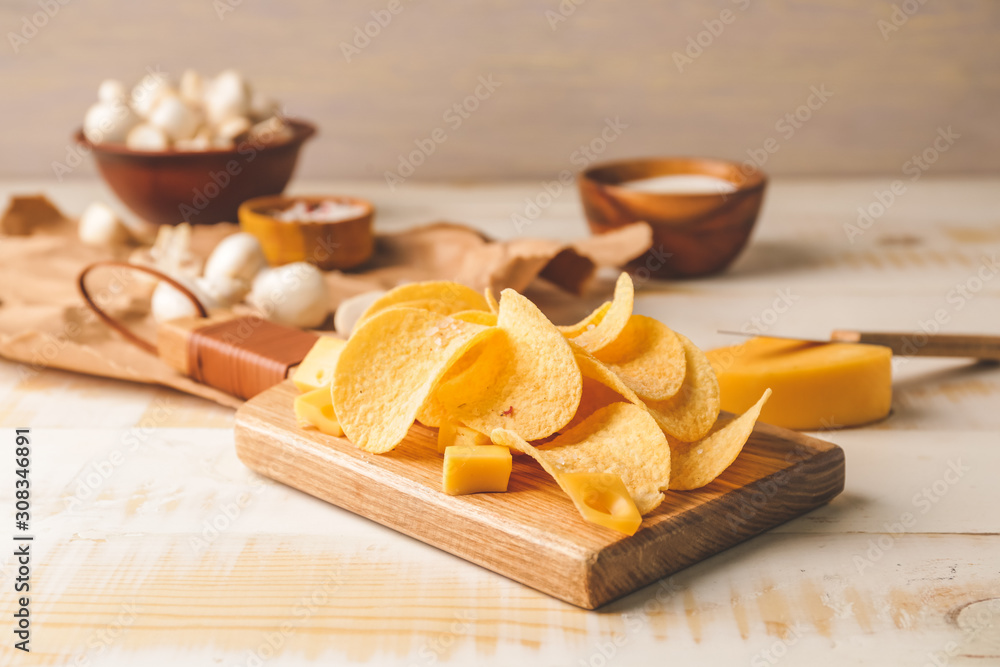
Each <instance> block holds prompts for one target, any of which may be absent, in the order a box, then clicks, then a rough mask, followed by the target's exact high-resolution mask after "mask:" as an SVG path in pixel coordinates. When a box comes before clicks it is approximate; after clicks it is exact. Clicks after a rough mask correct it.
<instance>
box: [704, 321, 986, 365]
mask: <svg viewBox="0 0 1000 667" xmlns="http://www.w3.org/2000/svg"><path fill="white" fill-rule="evenodd" d="M719 333H720V334H728V335H733V336H746V337H750V338H753V337H757V336H760V337H761V338H781V339H783V340H797V341H801V342H803V343H864V344H866V345H883V346H885V347H888V348H889V349H891V350H892V353H893V354H894V355H896V356H900V357H965V358H971V359H991V360H994V361H1000V336H986V335H977V334H928V333H924V332H923V331H913V332H910V333H901V332H888V331H851V330H847V329H838V330H837V331H834V332H833V333H831V334H830V340H815V339H808V338H797V337H795V336H773V335H771V334H763V335H761V334H756V333H747V332H745V331H724V330H719Z"/></svg>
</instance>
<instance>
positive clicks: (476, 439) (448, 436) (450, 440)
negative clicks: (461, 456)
mask: <svg viewBox="0 0 1000 667" xmlns="http://www.w3.org/2000/svg"><path fill="white" fill-rule="evenodd" d="M489 444H492V441H491V440H490V436H488V435H486V434H485V433H480V432H479V431H477V430H475V429H471V428H469V427H468V426H463V425H462V424H459V423H456V422H453V421H451V420H450V419H446V420H444V421H443V422H442V423H441V428H440V429H439V430H438V452H439V453H442V454H443V453H444V450H445V449H447V448H448V447H451V446H452V445H459V446H466V447H480V446H482V445H489Z"/></svg>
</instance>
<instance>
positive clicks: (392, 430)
mask: <svg viewBox="0 0 1000 667" xmlns="http://www.w3.org/2000/svg"><path fill="white" fill-rule="evenodd" d="M476 296H478V294H477V295H476ZM497 332H498V330H497V329H495V328H493V327H484V326H482V325H479V324H472V323H469V322H462V321H460V320H456V319H453V318H450V317H445V316H442V315H439V314H437V313H432V312H429V311H426V310H419V309H416V308H390V309H388V310H385V311H383V312H380V313H377V314H376V315H374V316H373V317H371V318H370V319H369V320H367V321H366V322H364V323H363V324H361V325H360V326H359V327H358V328H357V329H356V330H355V331H354V334H353V335H352V336H351V339H350V340H349V341H348V342H347V345H346V346H345V347H344V350H343V351H342V352H341V354H340V360H339V361H338V362H337V368H336V370H335V372H334V380H333V406H334V412H335V414H336V415H337V417H338V419H339V420H340V424H341V426H342V427H343V429H344V433H345V434H346V435H347V437H348V438H349V439H350V440H351V442H353V443H354V444H355V445H356V446H358V447H360V448H361V449H364V450H366V451H369V452H373V453H377V454H378V453H382V452H387V451H389V450H391V449H392V448H394V447H395V446H396V445H398V444H399V443H400V442H402V440H403V438H404V437H405V436H406V432H407V430H409V428H410V426H411V425H412V424H413V421H414V419H415V418H416V416H417V412H418V411H419V410H420V408H421V406H422V405H423V404H424V401H425V399H426V398H427V396H429V395H430V393H431V391H432V390H433V389H434V386H435V385H436V384H437V382H438V381H439V380H440V378H441V376H443V375H444V373H445V372H446V371H447V370H448V369H449V368H450V367H451V366H452V364H454V363H455V361H456V360H457V359H459V358H460V357H461V356H462V355H463V354H464V353H465V352H466V351H467V350H468V349H469V348H471V347H472V346H473V345H475V344H476V343H477V342H479V341H481V340H484V339H485V338H487V337H490V336H494V335H496V333H497Z"/></svg>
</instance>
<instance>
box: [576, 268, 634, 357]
mask: <svg viewBox="0 0 1000 667" xmlns="http://www.w3.org/2000/svg"><path fill="white" fill-rule="evenodd" d="M634 301H635V288H634V287H633V286H632V278H630V277H629V275H628V274H627V273H622V274H621V275H620V276H618V282H617V283H615V297H614V300H613V301H612V302H611V306H609V307H608V311H607V313H605V314H604V316H603V317H601V318H600V320H599V321H598V322H597V323H596V324H595V325H594V326H593V327H592V328H591V327H589V326H588V327H587V328H586V329H585V330H584V331H583V332H582V333H580V335H578V336H575V337H573V339H572V340H573V342H574V343H576V344H577V345H579V346H580V347H582V348H583V349H585V350H586V351H587V352H590V353H591V354H593V353H595V352H599V351H600V350H603V349H604V348H605V347H607V346H608V345H610V344H611V343H612V342H613V341H614V340H615V339H616V338H618V335H619V334H621V332H622V329H624V328H625V325H626V324H628V320H629V318H630V317H631V316H632V305H633V302H634ZM602 307H603V306H602ZM598 310H600V308H599V309H598ZM592 316H593V315H592Z"/></svg>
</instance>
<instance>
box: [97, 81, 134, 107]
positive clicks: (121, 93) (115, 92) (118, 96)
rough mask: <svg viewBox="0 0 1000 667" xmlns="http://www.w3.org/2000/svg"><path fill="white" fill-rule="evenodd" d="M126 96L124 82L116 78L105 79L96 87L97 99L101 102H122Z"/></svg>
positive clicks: (126, 91)
mask: <svg viewBox="0 0 1000 667" xmlns="http://www.w3.org/2000/svg"><path fill="white" fill-rule="evenodd" d="M126 98H128V90H127V89H126V88H125V84H124V83H122V82H121V81H119V80H118V79H105V80H104V81H101V85H100V86H98V88H97V99H98V100H100V101H101V102H115V101H118V100H121V101H122V102H124V101H125V100H126Z"/></svg>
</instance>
